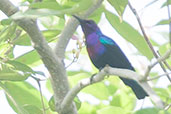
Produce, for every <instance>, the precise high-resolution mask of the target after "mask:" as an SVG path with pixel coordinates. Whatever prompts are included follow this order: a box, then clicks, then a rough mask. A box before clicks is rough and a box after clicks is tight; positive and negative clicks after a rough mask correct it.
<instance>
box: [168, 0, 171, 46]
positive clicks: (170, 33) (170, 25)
mask: <svg viewBox="0 0 171 114" xmlns="http://www.w3.org/2000/svg"><path fill="white" fill-rule="evenodd" d="M167 11H168V18H169V20H170V8H169V0H167ZM169 39H170V46H171V21H169Z"/></svg>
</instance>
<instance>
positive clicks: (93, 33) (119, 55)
mask: <svg viewBox="0 0 171 114" xmlns="http://www.w3.org/2000/svg"><path fill="white" fill-rule="evenodd" d="M73 16H74V17H75V18H76V19H77V20H78V21H79V22H80V25H81V28H82V31H83V32H84V35H85V38H86V47H87V51H88V54H89V57H90V59H91V61H92V63H93V64H94V65H95V67H96V68H98V69H99V70H100V69H102V68H103V67H105V66H106V65H109V66H111V67H114V68H123V69H129V70H133V71H135V69H134V68H133V66H132V65H131V63H130V62H129V60H128V59H127V57H126V56H125V54H124V53H123V52H122V50H121V49H120V47H119V46H118V45H117V44H116V42H115V41H113V40H112V39H111V38H109V37H107V36H105V35H104V34H103V33H102V32H101V30H100V28H99V27H98V26H97V24H96V23H95V22H94V21H93V20H84V19H81V18H79V17H77V16H75V15H73ZM120 79H121V80H122V81H123V82H124V83H125V84H126V85H128V86H129V87H131V88H132V90H133V92H134V93H135V95H136V97H137V98H138V99H143V98H145V96H148V94H147V93H146V92H145V91H144V89H143V88H142V87H141V86H140V85H139V84H138V83H137V82H136V81H134V80H131V79H126V78H122V77H120Z"/></svg>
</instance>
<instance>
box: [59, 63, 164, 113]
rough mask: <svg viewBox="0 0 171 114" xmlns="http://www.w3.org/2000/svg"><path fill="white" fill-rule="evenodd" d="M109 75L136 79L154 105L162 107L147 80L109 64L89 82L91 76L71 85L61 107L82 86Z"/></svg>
mask: <svg viewBox="0 0 171 114" xmlns="http://www.w3.org/2000/svg"><path fill="white" fill-rule="evenodd" d="M107 75H111V76H120V77H123V78H128V79H133V80H135V81H137V82H138V83H139V84H140V85H141V86H142V87H143V89H144V90H145V91H146V92H147V93H148V95H149V96H150V98H151V99H152V101H153V102H154V103H155V105H156V106H157V107H159V108H164V103H163V101H162V100H161V99H160V98H159V97H158V96H157V95H156V93H155V92H154V91H153V90H152V88H151V87H150V86H149V85H148V83H147V82H144V81H142V79H143V77H142V76H140V75H138V74H137V73H136V72H134V71H131V70H127V69H119V68H112V67H109V66H106V67H105V68H104V69H102V70H101V71H100V72H99V73H98V74H96V75H95V76H94V77H93V79H92V82H91V78H87V79H83V80H81V81H80V82H78V84H77V85H76V86H75V87H73V88H72V89H71V90H70V91H69V92H68V94H67V95H66V97H65V98H64V100H63V102H62V104H61V109H63V110H65V108H66V107H67V106H69V105H70V103H71V102H72V101H73V99H74V97H75V96H76V95H77V94H78V93H79V91H81V90H82V89H83V88H85V87H87V86H89V85H91V84H93V83H97V82H100V81H102V80H103V79H104V77H105V76H107Z"/></svg>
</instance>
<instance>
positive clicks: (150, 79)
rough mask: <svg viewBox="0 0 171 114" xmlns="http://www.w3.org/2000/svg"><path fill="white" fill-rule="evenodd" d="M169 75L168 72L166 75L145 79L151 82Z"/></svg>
mask: <svg viewBox="0 0 171 114" xmlns="http://www.w3.org/2000/svg"><path fill="white" fill-rule="evenodd" d="M169 74H171V72H168V73H167V74H166V73H164V74H161V75H158V76H155V77H153V78H149V79H147V81H152V80H155V79H158V78H161V77H163V76H166V75H169Z"/></svg>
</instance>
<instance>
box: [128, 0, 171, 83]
mask: <svg viewBox="0 0 171 114" xmlns="http://www.w3.org/2000/svg"><path fill="white" fill-rule="evenodd" d="M128 6H129V8H130V9H131V11H132V12H133V14H134V15H135V17H136V18H137V21H138V24H139V26H140V28H141V31H142V34H143V36H144V38H145V40H146V42H147V44H148V46H149V47H150V49H151V51H152V52H153V55H154V57H155V58H156V59H158V58H159V56H158V55H157V53H156V52H155V50H154V48H153V46H152V44H151V43H150V40H149V38H148V37H147V35H146V33H145V30H144V28H143V26H142V23H141V20H140V18H139V16H138V13H137V11H136V10H135V9H134V8H133V7H132V5H131V4H130V2H129V0H128ZM159 64H160V66H161V68H162V69H163V71H164V72H165V73H166V74H167V71H166V69H165V68H164V65H163V64H162V63H161V62H159ZM166 76H167V78H168V80H169V81H170V82H171V78H170V77H169V75H166Z"/></svg>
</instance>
